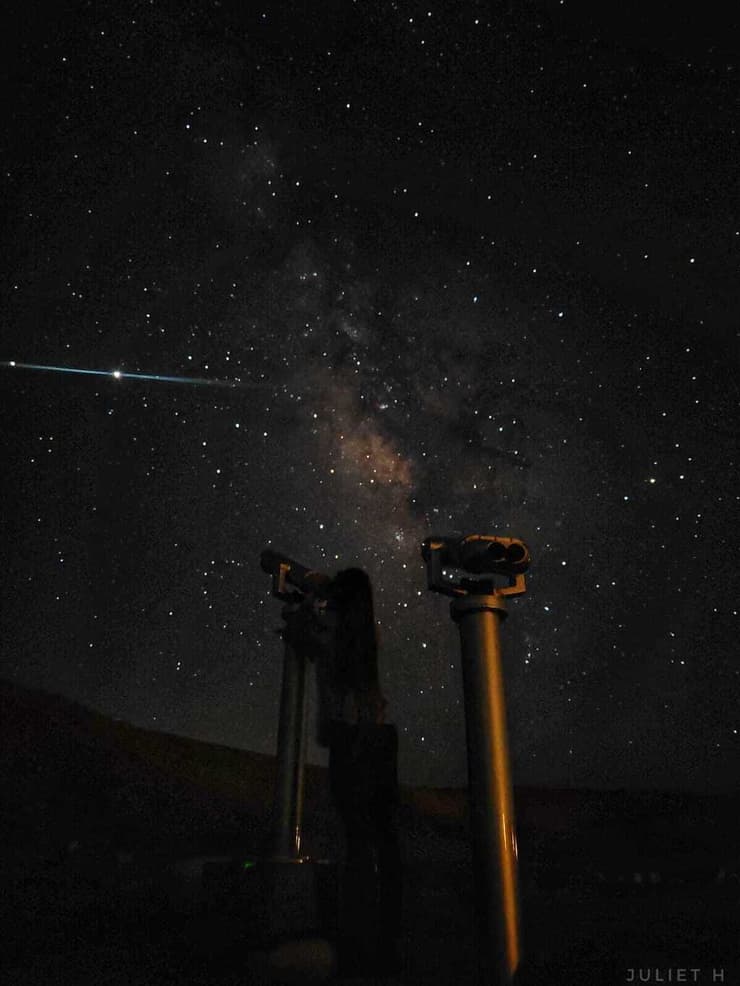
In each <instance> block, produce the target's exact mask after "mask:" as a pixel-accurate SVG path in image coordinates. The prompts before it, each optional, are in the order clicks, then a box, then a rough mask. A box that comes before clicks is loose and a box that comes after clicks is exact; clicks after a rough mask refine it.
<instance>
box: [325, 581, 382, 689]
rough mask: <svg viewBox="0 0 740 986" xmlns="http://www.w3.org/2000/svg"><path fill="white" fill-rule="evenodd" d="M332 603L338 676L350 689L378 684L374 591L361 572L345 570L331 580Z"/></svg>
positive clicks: (330, 596) (330, 594)
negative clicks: (335, 629)
mask: <svg viewBox="0 0 740 986" xmlns="http://www.w3.org/2000/svg"><path fill="white" fill-rule="evenodd" d="M329 600H330V604H331V605H332V607H333V608H334V609H335V610H336V612H337V663H338V668H337V671H338V674H339V675H340V677H341V678H342V679H343V683H344V684H345V685H346V686H347V687H349V688H368V687H371V686H373V685H376V684H377V682H378V643H377V633H376V627H375V609H374V606H373V589H372V583H371V582H370V577H369V576H368V574H367V572H365V571H363V569H361V568H345V569H344V570H343V571H341V572H338V573H337V574H336V575H335V577H334V579H333V580H332V583H331V587H330V592H329Z"/></svg>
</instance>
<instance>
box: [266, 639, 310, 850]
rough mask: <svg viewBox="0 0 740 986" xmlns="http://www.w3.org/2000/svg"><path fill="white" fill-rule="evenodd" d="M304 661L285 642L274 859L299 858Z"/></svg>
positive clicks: (304, 731)
mask: <svg viewBox="0 0 740 986" xmlns="http://www.w3.org/2000/svg"><path fill="white" fill-rule="evenodd" d="M305 707H306V660H305V657H304V656H303V655H301V654H298V653H296V651H295V650H294V649H293V648H292V647H291V646H290V644H287V643H286V645H285V656H284V658H283V684H282V689H281V693H280V719H279V722H278V744H277V772H276V777H275V796H274V798H273V805H272V833H271V843H272V846H271V851H272V856H273V858H274V859H279V860H292V861H300V859H301V826H302V823H303V779H304V760H305V736H306V728H305V720H306V716H305Z"/></svg>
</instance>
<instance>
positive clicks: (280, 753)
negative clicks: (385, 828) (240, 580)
mask: <svg viewBox="0 0 740 986" xmlns="http://www.w3.org/2000/svg"><path fill="white" fill-rule="evenodd" d="M260 565H261V567H262V571H263V572H267V573H268V575H271V576H272V594H273V596H275V597H276V598H277V599H281V600H282V601H283V602H286V603H295V604H298V603H302V602H304V601H305V600H306V599H307V597H308V596H316V597H319V598H320V599H323V598H326V596H325V593H326V589H327V587H328V585H329V584H330V583H331V578H330V576H328V575H326V574H325V573H324V572H317V571H315V570H314V569H310V568H307V567H306V566H305V565H301V564H300V562H297V561H294V560H293V559H292V558H289V557H288V555H285V554H281V553H280V552H279V551H273V550H272V549H270V548H267V549H266V550H265V551H263V552H262V554H261V555H260ZM305 758H306V659H305V657H304V655H303V654H302V653H298V652H297V651H296V650H295V649H294V648H293V647H291V645H290V644H289V643H288V642H287V640H286V641H285V653H284V657H283V683H282V688H281V691H280V717H279V720H278V743H277V776H276V780H275V796H274V799H273V805H272V830H271V836H270V838H271V849H270V852H271V855H272V858H273V859H275V860H280V861H281V862H296V863H300V862H303V861H304V857H303V856H302V855H301V838H302V825H303V791H304V785H303V780H304V764H305Z"/></svg>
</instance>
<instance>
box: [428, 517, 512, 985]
mask: <svg viewBox="0 0 740 986" xmlns="http://www.w3.org/2000/svg"><path fill="white" fill-rule="evenodd" d="M421 554H422V557H423V559H424V561H425V562H426V565H427V585H428V587H429V588H430V589H431V590H432V591H433V592H440V593H442V594H444V595H447V596H452V597H453V599H452V602H451V604H450V614H451V616H452V619H453V620H454V621H455V622H456V623H457V624H458V628H459V630H460V645H461V652H462V671H463V690H464V696H465V730H466V738H467V747H468V800H469V806H470V822H471V834H472V842H473V869H474V889H475V901H476V912H477V918H478V936H479V948H478V950H477V954H478V959H479V982H480V983H481V986H483V984H485V986H494V984H495V986H511V984H512V983H513V982H514V977H515V975H516V970H517V968H518V966H519V962H520V951H521V949H520V940H519V900H518V890H517V843H516V828H515V822H514V797H513V792H512V786H511V776H510V769H509V748H508V739H507V726H506V704H505V699H504V680H503V669H502V661H501V645H500V642H499V625H500V623H501V621H502V620H503V619H504V618H505V616H506V596H515V595H520V594H521V593H523V592H526V585H525V581H524V573H525V572H526V571H527V569H528V568H529V563H530V555H529V549H528V548H527V546H526V544H525V543H524V542H523V541H520V540H519V539H518V538H510V537H496V536H494V535H490V534H468V535H467V536H465V537H460V536H458V535H449V536H432V537H428V538H426V540H425V541H424V542H423V544H422V546H421ZM449 569H461V570H462V571H463V572H465V573H467V574H468V575H475V576H483V578H475V579H472V578H467V577H462V578H461V579H460V581H459V582H455V581H454V578H453V576H452V575H451V573H450V572H449ZM497 576H504V577H505V578H506V580H507V583H508V584H507V585H503V586H497V585H496V578H495V577H497Z"/></svg>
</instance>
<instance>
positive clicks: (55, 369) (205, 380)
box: [0, 360, 270, 389]
mask: <svg viewBox="0 0 740 986" xmlns="http://www.w3.org/2000/svg"><path fill="white" fill-rule="evenodd" d="M0 366H7V367H17V368H18V369H21V370H47V371H50V372H52V373H81V374H84V375H85V376H93V377H113V379H114V380H129V379H132V380H156V381H158V382H159V383H189V384H194V385H195V386H198V387H231V388H234V389H237V388H242V387H269V386H270V384H268V383H243V382H242V381H241V380H216V379H213V378H210V377H170V376H165V375H164V374H161V373H133V372H131V373H129V372H128V371H126V370H86V369H83V368H82V367H79V366H47V365H46V364H43V363H17V362H16V361H15V360H6V361H5V362H4V363H0Z"/></svg>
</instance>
